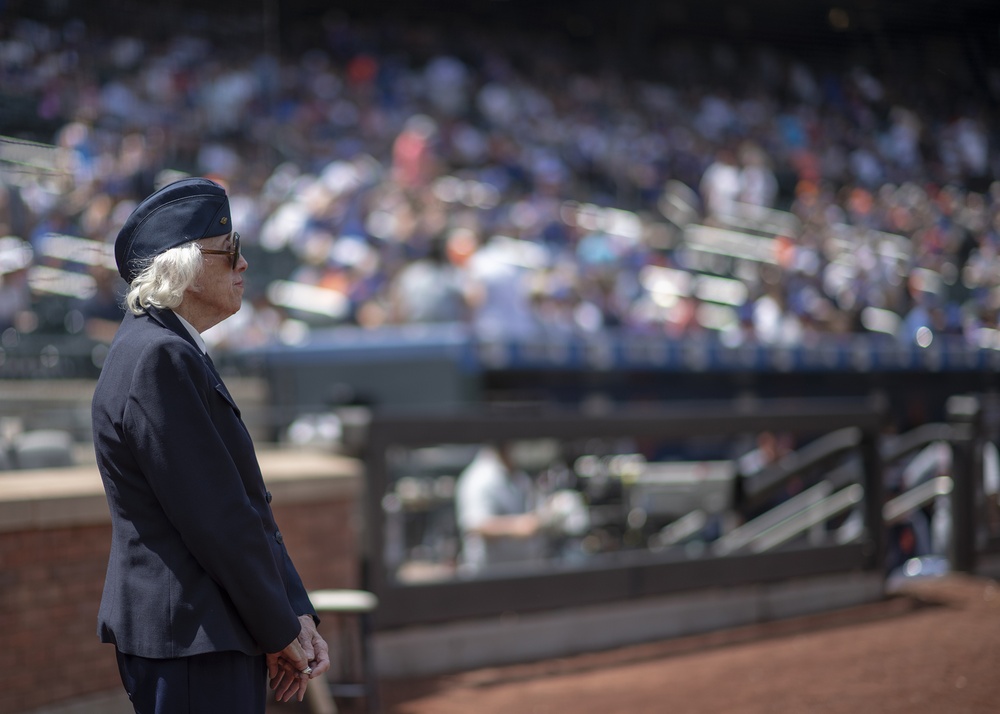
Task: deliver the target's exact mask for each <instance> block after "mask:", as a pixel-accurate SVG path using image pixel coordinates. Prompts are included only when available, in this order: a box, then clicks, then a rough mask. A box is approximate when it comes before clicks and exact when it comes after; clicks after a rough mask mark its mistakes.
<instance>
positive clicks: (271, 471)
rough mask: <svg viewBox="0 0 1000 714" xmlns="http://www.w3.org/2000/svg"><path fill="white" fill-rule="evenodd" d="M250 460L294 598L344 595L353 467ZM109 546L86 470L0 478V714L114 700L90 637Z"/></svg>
mask: <svg viewBox="0 0 1000 714" xmlns="http://www.w3.org/2000/svg"><path fill="white" fill-rule="evenodd" d="M260 461H261V466H262V469H263V472H264V476H265V480H266V481H267V484H268V488H269V489H270V491H271V493H272V494H273V495H274V501H273V503H272V505H273V507H274V511H275V516H276V518H277V520H278V524H279V525H280V527H281V532H282V533H283V534H284V536H285V544H286V545H287V546H288V549H289V551H290V553H291V555H292V558H293V560H294V561H295V563H296V567H297V568H298V570H299V573H300V574H301V576H302V579H303V581H304V582H305V585H306V587H307V588H309V589H318V588H341V587H355V586H356V585H357V579H358V567H357V562H358V560H357V547H358V516H359V509H358V498H359V493H360V473H361V468H360V465H359V464H358V463H357V462H355V461H352V460H349V459H343V458H339V457H335V456H331V455H327V454H322V453H313V452H303V451H271V452H264V453H261V454H260ZM110 537H111V526H110V523H109V520H108V506H107V502H106V500H105V497H104V491H103V488H102V486H101V482H100V477H99V476H98V474H97V470H96V468H95V467H94V466H93V465H92V464H88V465H84V466H79V467H72V468H64V469H52V470H44V471H43V470H36V471H8V472H3V473H0V714H21V713H23V712H32V711H39V710H43V709H46V708H50V707H57V706H59V705H61V704H68V703H70V702H73V701H76V700H80V699H81V698H84V699H86V698H87V697H88V696H99V695H101V694H103V693H107V692H112V691H119V692H120V690H121V682H120V680H119V678H118V670H117V667H116V665H115V657H114V650H113V649H112V648H111V647H110V646H108V645H102V644H101V643H100V642H99V641H98V639H97V634H96V631H97V609H98V604H99V602H100V598H101V591H102V588H103V584H104V572H105V568H106V566H107V557H108V549H109V544H110Z"/></svg>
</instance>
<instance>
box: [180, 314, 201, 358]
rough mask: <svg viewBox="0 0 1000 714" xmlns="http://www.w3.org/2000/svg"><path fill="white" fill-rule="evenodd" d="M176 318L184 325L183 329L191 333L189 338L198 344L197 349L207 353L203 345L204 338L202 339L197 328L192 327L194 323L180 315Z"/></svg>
mask: <svg viewBox="0 0 1000 714" xmlns="http://www.w3.org/2000/svg"><path fill="white" fill-rule="evenodd" d="M174 315H177V313H176V312H175V313H174ZM177 319H178V320H180V321H181V324H182V325H184V329H186V330H187V331H188V332H190V333H191V339H193V340H194V343H195V344H196V345H198V349H200V350H201V351H202V354H208V347H207V346H206V345H205V340H203V339H202V337H201V334H200V333H199V332H198V330H196V329H194V325H192V324H191V323H190V322H188V321H187V320H185V319H184V318H183V317H181V316H180V315H177Z"/></svg>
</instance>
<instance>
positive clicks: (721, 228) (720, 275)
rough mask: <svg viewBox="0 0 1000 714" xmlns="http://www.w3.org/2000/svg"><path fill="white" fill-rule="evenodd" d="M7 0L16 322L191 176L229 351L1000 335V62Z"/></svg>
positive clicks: (3, 91) (56, 312) (219, 344)
mask: <svg viewBox="0 0 1000 714" xmlns="http://www.w3.org/2000/svg"><path fill="white" fill-rule="evenodd" d="M0 18H2V24H0V95H2V96H0V134H4V135H6V137H5V138H4V139H3V140H2V141H0V236H3V237H2V238H0V333H3V340H4V342H5V343H6V344H9V343H10V342H11V340H16V339H17V335H19V334H27V333H31V332H33V331H35V332H37V331H49V332H53V333H59V332H66V333H67V334H87V335H90V336H91V337H93V338H94V339H98V340H107V339H109V336H110V335H111V334H113V330H114V326H115V323H116V320H117V319H118V318H119V317H120V314H121V311H120V308H119V307H118V306H117V304H116V299H117V298H116V296H118V295H120V293H121V289H122V287H123V286H122V285H121V281H120V279H118V278H117V275H116V273H115V272H114V269H113V259H112V258H111V257H110V256H111V252H110V250H109V247H110V245H111V244H112V243H113V241H114V238H115V236H116V234H117V230H118V227H119V226H120V225H121V223H122V222H123V220H124V218H125V217H126V216H127V215H128V213H129V212H130V210H131V208H132V207H133V206H134V205H135V202H136V201H138V200H140V199H141V198H142V197H144V196H145V195H147V194H148V193H149V192H151V191H152V190H154V188H156V187H157V186H158V185H160V184H162V183H163V182H165V181H168V180H170V179H172V178H175V177H180V176H182V175H185V174H195V175H203V176H209V177H212V178H214V179H216V180H218V181H220V182H222V183H224V184H225V185H226V186H227V187H228V188H229V191H230V193H231V196H232V205H233V215H234V221H235V226H236V228H237V230H239V232H240V233H241V235H242V241H243V246H244V252H245V255H246V256H247V258H248V260H249V263H250V272H249V273H248V280H247V282H248V286H249V288H248V291H247V295H246V304H245V306H244V309H243V310H242V311H241V312H240V314H239V315H238V316H237V318H234V319H232V320H229V321H227V322H226V323H224V324H223V325H220V326H219V327H217V328H215V329H214V330H213V331H212V333H211V334H210V335H209V337H210V338H211V342H212V344H213V345H214V346H215V347H216V348H217V349H220V350H224V349H226V348H227V347H229V346H232V347H237V348H238V347H245V346H254V345H264V344H268V343H271V342H272V341H281V342H284V343H289V344H294V343H297V342H300V341H302V340H304V339H305V338H306V337H307V336H308V334H309V332H310V330H311V329H315V328H317V327H326V326H334V325H360V326H362V327H364V328H377V327H379V326H382V325H390V324H401V323H412V322H464V323H466V324H468V325H470V326H472V328H473V329H474V330H475V333H476V334H477V335H479V336H481V337H483V338H527V339H532V338H535V337H542V336H551V335H554V334H589V333H595V332H599V331H602V330H624V331H628V332H630V333H642V334H651V335H657V334H661V335H665V336H668V337H682V336H686V335H690V334H692V333H704V334H713V335H718V336H719V338H720V339H722V340H723V341H724V342H725V343H726V344H728V345H739V344H742V343H743V342H744V341H747V340H753V341H756V342H758V343H762V344H766V345H801V344H808V343H809V342H810V341H811V340H818V339H823V338H825V336H828V335H835V336H843V335H855V334H858V333H878V334H881V335H892V336H893V337H894V338H896V339H899V340H902V341H905V342H916V343H917V344H921V345H925V346H926V345H927V344H929V343H930V341H931V340H933V339H934V337H935V336H937V335H953V336H955V337H956V338H957V339H964V340H966V341H967V342H968V343H969V344H970V345H973V346H978V347H985V348H997V349H1000V336H998V333H997V324H996V314H997V308H998V307H1000V270H998V266H1000V263H998V258H997V251H998V248H1000V183H998V182H995V181H994V180H993V177H994V176H997V175H998V170H1000V151H998V147H1000V145H998V143H997V139H998V136H997V127H998V126H1000V124H998V123H997V122H996V121H995V117H994V116H993V114H992V111H993V110H994V107H995V100H996V98H997V96H998V94H1000V68H998V67H983V66H974V65H972V64H970V63H969V62H968V60H967V59H965V58H962V57H960V56H956V55H955V54H954V53H950V52H948V51H947V50H946V49H945V50H942V52H941V54H940V55H935V56H933V57H930V56H928V55H927V54H926V53H924V52H923V49H924V48H921V47H917V46H914V47H911V48H908V49H900V51H894V52H893V53H890V55H891V57H892V58H893V61H891V62H890V61H888V59H889V56H890V55H887V56H885V57H882V58H880V61H879V62H877V63H868V64H866V63H864V62H863V61H859V59H858V57H856V56H852V55H841V54H840V53H838V51H831V52H829V53H826V54H825V55H823V54H821V53H812V54H811V56H808V57H794V56H790V55H787V54H785V52H783V51H782V50H781V49H780V48H776V47H767V46H756V47H748V46H746V45H739V46H738V45H736V44H731V43H727V42H726V41H724V40H721V39H720V40H717V41H712V42H708V41H701V40H698V39H691V40H688V41H685V40H683V39H679V40H678V41H676V42H671V43H668V44H665V45H663V46H659V47H656V48H652V49H651V56H650V57H649V58H648V70H649V71H648V72H647V73H645V75H646V76H642V77H640V76H632V75H631V74H628V73H625V72H623V71H622V70H621V69H620V68H619V67H617V66H616V65H615V64H613V63H608V64H603V63H602V62H600V61H598V60H599V58H598V57H596V56H581V55H580V54H579V52H580V48H579V47H578V46H576V45H573V44H571V43H562V42H560V41H559V39H558V38H556V37H552V36H546V37H545V38H544V41H533V40H532V39H530V34H529V31H527V30H526V31H525V32H526V34H525V35H524V36H514V35H510V34H504V33H499V32H491V31H490V30H489V29H483V28H476V27H472V26H470V27H469V28H468V29H467V31H466V32H463V33H450V32H446V31H444V30H443V29H442V28H437V29H435V28H434V27H432V26H421V27H416V26H411V27H399V26H397V25H393V24H392V23H369V22H364V21H360V20H354V21H352V20H348V19H346V18H345V17H340V16H335V15H330V16H327V17H326V18H324V20H323V24H322V27H321V28H319V30H320V34H321V36H322V37H323V38H324V41H323V43H322V44H321V45H320V46H306V45H305V44H304V43H303V44H302V45H298V44H296V43H294V42H286V43H284V46H283V48H282V49H283V52H281V53H280V54H279V53H276V52H272V51H270V50H273V49H274V48H273V47H272V48H270V49H269V48H268V47H267V46H266V45H267V43H266V42H264V43H263V45H264V46H262V42H261V40H260V38H259V37H258V38H257V39H256V40H255V41H241V38H240V36H239V34H238V33H237V34H236V35H235V36H234V35H230V36H228V38H227V39H226V41H224V42H223V41H220V40H219V39H218V37H215V38H213V37H212V36H211V33H210V32H208V31H205V32H200V31H194V30H189V31H185V30H183V29H181V28H180V26H178V28H176V29H175V28H168V27H161V26H146V25H144V23H143V22H142V18H141V17H140V18H138V21H137V22H136V24H135V27H136V28H137V29H136V31H135V34H131V35H129V36H122V35H111V34H107V33H106V31H104V30H102V26H100V25H99V24H96V23H87V22H84V21H82V20H72V21H68V22H67V21H60V22H59V23H45V22H42V21H38V20H28V19H24V18H18V17H2V16H0ZM215 22H217V23H218V24H226V25H227V26H228V27H230V31H231V32H237V30H234V29H233V28H238V27H239V26H240V18H239V17H225V16H222V17H219V18H216V20H215ZM313 29H314V30H316V28H313ZM876 65H877V66H876ZM991 98H992V100H991Z"/></svg>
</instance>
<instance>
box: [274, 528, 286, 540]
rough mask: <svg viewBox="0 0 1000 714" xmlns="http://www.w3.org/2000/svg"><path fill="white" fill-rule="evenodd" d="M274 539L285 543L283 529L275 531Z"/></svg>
mask: <svg viewBox="0 0 1000 714" xmlns="http://www.w3.org/2000/svg"><path fill="white" fill-rule="evenodd" d="M274 539H275V540H276V541H278V542H279V543H284V542H285V538H284V537H283V536H282V535H281V531H277V532H275V534H274Z"/></svg>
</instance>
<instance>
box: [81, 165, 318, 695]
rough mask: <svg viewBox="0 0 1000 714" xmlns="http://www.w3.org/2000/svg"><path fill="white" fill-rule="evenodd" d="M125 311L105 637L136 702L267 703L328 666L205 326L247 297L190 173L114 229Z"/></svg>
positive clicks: (111, 373) (96, 423)
mask: <svg viewBox="0 0 1000 714" xmlns="http://www.w3.org/2000/svg"><path fill="white" fill-rule="evenodd" d="M115 258H116V261H117V264H118V270H119V272H120V273H121V275H122V277H123V278H124V279H125V281H126V282H127V283H128V284H129V292H128V295H127V297H126V303H127V307H128V312H127V314H126V316H125V319H124V321H123V322H122V324H121V327H120V328H119V330H118V332H117V334H116V335H115V338H114V342H113V343H112V345H111V348H110V351H109V353H108V357H107V361H106V362H105V364H104V368H103V370H102V372H101V376H100V379H99V380H98V383H97V389H96V391H95V393H94V399H93V405H92V416H93V432H94V445H95V448H96V452H97V463H98V468H99V470H100V473H101V478H102V480H103V482H104V488H105V491H106V493H107V497H108V504H109V506H110V508H111V522H112V543H111V555H110V560H109V564H108V572H107V578H106V580H105V586H104V596H103V598H102V600H101V607H100V613H99V616H98V620H99V622H98V634H99V636H100V638H101V640H102V641H104V642H109V643H111V644H113V645H114V646H115V648H116V651H117V657H118V667H119V671H120V673H121V677H122V682H123V684H124V686H125V689H126V691H127V692H128V695H129V698H130V699H131V701H132V704H133V707H134V709H135V711H136V712H138V713H140V714H195V713H199V714H200V713H204V714H224V713H226V712H230V713H232V714H263V712H264V711H265V708H266V699H267V684H268V681H270V685H271V687H272V688H273V689H274V690H275V692H276V697H277V698H278V699H279V700H282V701H288V700H291V699H292V698H296V697H297V698H298V699H299V700H300V701H301V700H302V698H303V696H304V694H305V690H306V684H307V682H308V680H309V679H310V678H313V677H316V676H318V675H319V674H321V673H322V672H324V671H326V670H327V669H329V666H330V661H329V655H328V648H327V644H326V642H324V640H323V638H322V637H320V635H319V634H318V633H317V631H316V623H317V622H318V620H317V618H316V612H315V610H314V609H313V607H312V605H311V604H310V602H309V598H308V596H307V594H306V590H305V588H304V587H303V584H302V581H301V579H300V578H299V576H298V574H297V573H296V570H295V567H294V565H293V564H292V561H291V559H290V558H289V555H288V552H287V551H286V549H285V546H284V545H283V543H282V537H281V533H280V532H279V531H278V527H277V525H276V524H275V520H274V516H273V515H272V513H271V506H270V501H271V496H270V493H268V492H267V491H266V490H265V488H264V481H263V479H262V477H261V472H260V467H259V466H258V463H257V458H256V456H255V454H254V448H253V443H252V442H251V439H250V435H249V434H248V432H247V429H246V427H245V426H244V424H243V421H242V420H241V418H240V410H239V408H238V407H237V406H236V403H235V402H234V401H233V398H232V396H231V395H230V394H229V392H228V391H227V389H226V386H225V385H224V384H223V382H222V379H221V378H220V377H219V374H218V372H216V370H215V367H214V366H213V364H212V362H211V359H210V358H209V357H208V355H207V354H206V351H205V343H204V341H203V340H202V338H201V335H200V333H201V332H204V331H205V330H207V329H208V328H210V327H212V326H213V325H215V324H218V323H219V322H221V321H222V320H225V319H226V318H227V317H229V316H230V315H232V314H234V313H235V312H236V311H237V310H239V309H240V301H241V298H242V295H243V276H244V273H245V271H246V269H247V262H246V260H245V259H244V258H243V257H242V256H241V255H240V236H239V234H238V233H236V232H235V231H234V230H233V226H232V219H231V216H230V209H229V198H228V196H227V195H226V192H225V190H224V189H223V188H222V187H221V186H219V185H218V184H216V183H214V182H212V181H209V180H207V179H202V178H188V179H183V180H181V181H178V182H175V183H172V184H170V185H168V186H165V187H163V188H161V189H160V190H158V191H157V192H155V193H154V194H152V195H151V196H149V197H148V198H146V199H145V200H144V201H142V202H141V203H140V204H139V205H138V206H137V207H136V208H135V210H134V211H133V213H132V214H131V216H130V217H129V218H128V220H127V221H126V222H125V224H124V226H123V227H122V229H121V232H120V233H119V234H118V238H117V240H116V242H115Z"/></svg>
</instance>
